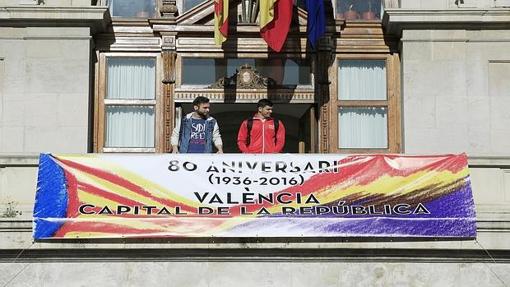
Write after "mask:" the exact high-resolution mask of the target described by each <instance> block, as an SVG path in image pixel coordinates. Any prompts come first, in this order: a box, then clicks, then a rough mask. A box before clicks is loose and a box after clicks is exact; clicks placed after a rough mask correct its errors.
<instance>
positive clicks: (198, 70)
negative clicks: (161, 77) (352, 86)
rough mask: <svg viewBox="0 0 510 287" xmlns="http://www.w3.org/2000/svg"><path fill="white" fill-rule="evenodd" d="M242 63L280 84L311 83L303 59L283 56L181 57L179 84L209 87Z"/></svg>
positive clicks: (288, 85)
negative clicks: (241, 57) (235, 57)
mask: <svg viewBox="0 0 510 287" xmlns="http://www.w3.org/2000/svg"><path fill="white" fill-rule="evenodd" d="M244 64H248V65H250V66H252V67H254V68H255V69H256V70H257V71H258V72H259V73H260V74H261V75H262V76H263V77H269V78H271V79H273V80H274V81H275V83H276V84H277V85H278V86H281V87H286V88H294V87H296V86H311V85H312V76H311V74H312V72H311V67H310V62H309V61H308V60H307V59H283V58H272V59H253V58H245V59H240V58H237V59H223V58H222V59H212V58H182V74H181V85H183V86H202V87H204V86H209V85H211V84H213V83H215V82H216V81H217V80H218V79H220V78H222V77H232V76H233V75H234V74H235V73H236V70H237V69H238V68H239V67H240V66H242V65H244ZM211 67H214V68H213V69H211Z"/></svg>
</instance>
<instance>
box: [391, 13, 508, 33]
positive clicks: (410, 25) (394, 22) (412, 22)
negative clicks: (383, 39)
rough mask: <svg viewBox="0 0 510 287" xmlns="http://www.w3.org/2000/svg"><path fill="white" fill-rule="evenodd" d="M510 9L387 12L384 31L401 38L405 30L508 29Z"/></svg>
mask: <svg viewBox="0 0 510 287" xmlns="http://www.w3.org/2000/svg"><path fill="white" fill-rule="evenodd" d="M509 24H510V9H507V8H493V9H471V8H456V9H437V10H435V9H386V11H385V13H384V17H383V25H384V27H385V30H386V31H387V32H388V33H390V34H397V35H400V34H401V33H402V30H404V29H415V30H419V29H427V30H430V29H452V28H458V29H472V28H477V29H484V28H485V29H498V28H505V29H508V27H509Z"/></svg>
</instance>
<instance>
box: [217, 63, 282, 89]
mask: <svg viewBox="0 0 510 287" xmlns="http://www.w3.org/2000/svg"><path fill="white" fill-rule="evenodd" d="M273 86H276V82H275V81H274V80H273V79H271V78H268V77H263V76H262V75H260V74H259V72H258V71H257V70H255V69H254V68H252V67H251V66H250V65H248V64H244V65H242V66H241V67H239V69H237V70H236V73H235V74H234V75H233V76H232V77H230V78H227V77H221V78H219V79H218V80H217V81H216V82H215V83H214V84H212V85H211V86H209V88H212V89H223V88H229V87H230V88H234V87H235V88H237V89H267V88H268V87H273Z"/></svg>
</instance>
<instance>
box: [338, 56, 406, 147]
mask: <svg viewBox="0 0 510 287" xmlns="http://www.w3.org/2000/svg"><path fill="white" fill-rule="evenodd" d="M392 62H393V57H392V56H389V57H379V58H377V57H375V58H373V59H361V58H350V57H346V58H341V59H339V60H338V61H337V71H338V73H337V75H338V79H337V88H336V90H337V97H336V99H335V101H336V110H335V111H334V112H333V113H334V118H336V121H337V123H338V125H337V128H336V132H337V135H338V136H337V142H336V147H335V150H336V151H340V152H365V151H366V152H398V151H399V149H400V144H399V143H400V140H399V134H400V132H399V131H400V127H399V112H398V94H397V92H396V88H395V87H396V83H397V81H396V75H395V73H394V71H393V68H396V67H395V65H393V63H392Z"/></svg>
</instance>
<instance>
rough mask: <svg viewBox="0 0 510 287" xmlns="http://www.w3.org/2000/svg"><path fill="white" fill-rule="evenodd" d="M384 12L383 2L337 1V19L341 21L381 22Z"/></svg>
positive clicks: (367, 0)
mask: <svg viewBox="0 0 510 287" xmlns="http://www.w3.org/2000/svg"><path fill="white" fill-rule="evenodd" d="M382 11H383V5H382V1H381V0H336V18H337V19H341V20H346V21H352V20H361V21H370V20H379V19H381V15H382V14H383V13H382Z"/></svg>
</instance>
